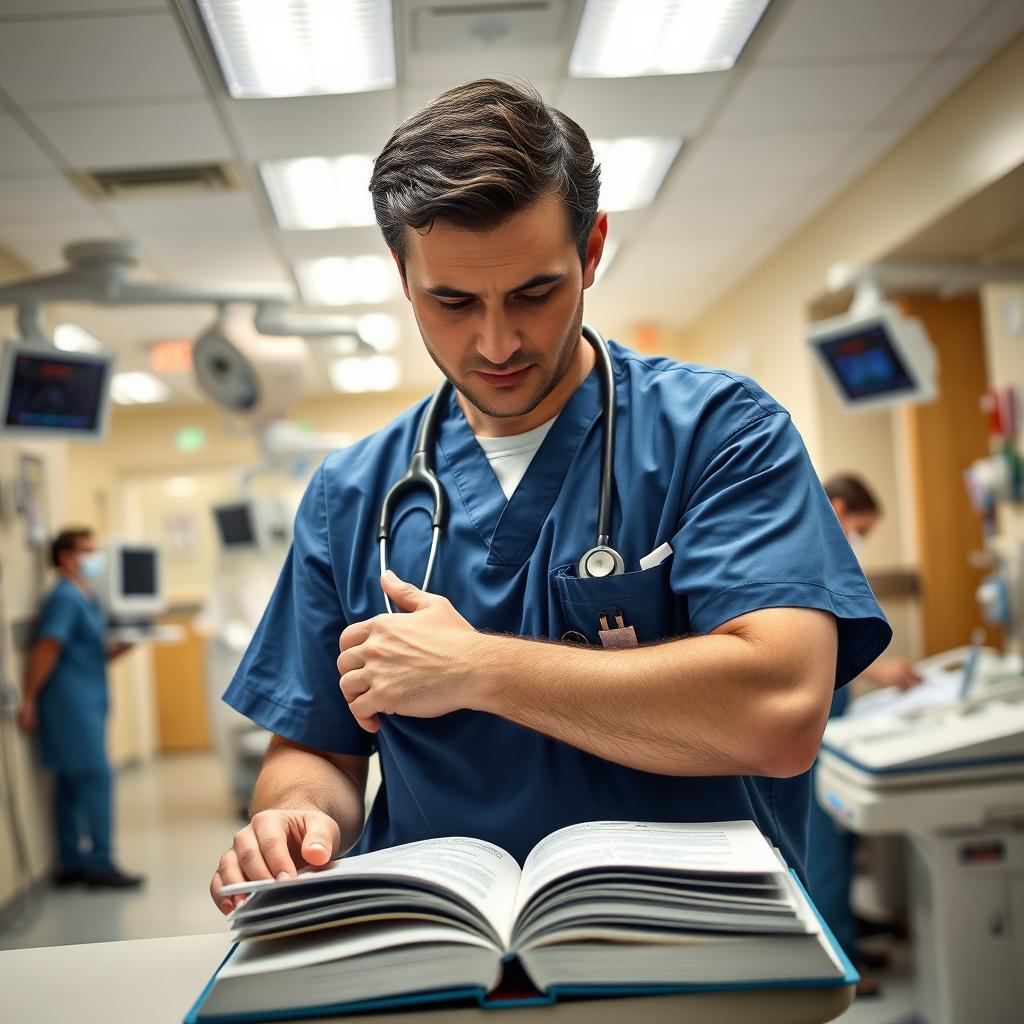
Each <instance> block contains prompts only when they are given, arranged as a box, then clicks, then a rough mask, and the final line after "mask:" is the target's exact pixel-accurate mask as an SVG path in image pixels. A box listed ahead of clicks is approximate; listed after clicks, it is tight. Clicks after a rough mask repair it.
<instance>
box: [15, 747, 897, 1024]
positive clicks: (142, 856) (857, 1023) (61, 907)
mask: <svg viewBox="0 0 1024 1024" xmlns="http://www.w3.org/2000/svg"><path fill="white" fill-rule="evenodd" d="M117 807H118V819H117V821H118V826H117V833H118V835H117V849H118V857H119V859H120V862H121V864H122V865H123V866H124V868H125V869H127V870H130V871H137V872H140V873H143V874H145V875H146V879H147V882H146V885H145V887H144V888H143V889H142V890H140V891H137V892H127V893H110V892H92V891H86V890H81V889H73V890H63V891H56V890H53V889H49V888H45V887H44V888H41V889H40V890H39V897H38V899H37V901H36V903H35V905H34V907H33V908H32V912H31V913H30V914H29V915H28V916H27V919H26V921H25V922H24V923H23V925H22V926H21V927H19V928H17V929H14V930H7V931H5V932H3V933H2V934H0V949H13V948H18V947H25V946H51V945H62V944H66V943H77V942H104V941H112V940H115V939H136V938H150V937H156V936H160V935H192V934H199V933H202V932H216V931H220V930H221V929H222V928H223V927H224V926H223V923H222V918H221V916H220V914H219V913H218V912H217V910H216V909H215V908H214V906H213V904H212V902H211V901H210V897H209V893H208V886H209V883H210V877H211V875H212V874H213V871H214V868H215V867H216V864H217V859H218V858H219V857H220V855H221V853H223V851H224V850H225V849H227V847H228V845H229V844H230V842H231V838H232V836H233V835H234V833H235V831H236V829H237V828H238V827H239V822H238V820H237V818H236V817H235V809H234V806H233V804H232V802H231V800H230V799H229V797H228V789H227V784H226V782H225V779H224V776H223V773H222V771H221V767H220V763H219V762H218V761H217V760H216V758H214V757H213V756H212V755H209V756H207V755H203V756H176V757H167V758H163V759H162V760H160V761H157V762H156V763H155V764H153V765H149V766H146V767H142V768H134V769H129V770H127V771H125V772H123V773H122V774H121V776H120V778H119V781H118V789H117ZM907 963H908V957H907V952H906V950H905V949H897V950H896V951H895V955H894V957H893V964H894V969H893V970H892V971H891V972H889V975H888V976H883V977H882V981H883V984H884V995H883V997H882V998H880V999H871V1000H862V1001H860V1002H858V1003H857V1004H856V1005H855V1006H854V1007H853V1008H852V1009H851V1010H849V1011H848V1012H847V1013H846V1014H844V1015H843V1017H842V1018H840V1019H841V1020H842V1022H843V1024H897V1022H898V1024H904V1022H906V1021H907V1020H908V1018H909V1017H911V1015H912V1010H913V1004H912V997H911V985H910V976H909V970H908V967H907Z"/></svg>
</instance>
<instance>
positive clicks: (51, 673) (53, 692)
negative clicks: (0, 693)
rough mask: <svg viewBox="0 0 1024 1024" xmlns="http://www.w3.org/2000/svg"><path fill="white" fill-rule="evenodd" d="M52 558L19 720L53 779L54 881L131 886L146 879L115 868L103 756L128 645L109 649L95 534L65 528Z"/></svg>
mask: <svg viewBox="0 0 1024 1024" xmlns="http://www.w3.org/2000/svg"><path fill="white" fill-rule="evenodd" d="M50 554H51V558H52V560H53V565H54V567H55V568H56V569H57V572H58V575H59V577H60V578H59V579H58V581H57V584H56V586H55V587H54V588H53V589H52V590H51V591H50V593H49V594H48V595H47V597H46V600H45V601H44V602H43V607H42V611H41V612H40V615H39V622H38V625H37V627H36V641H35V644H34V645H33V647H32V650H31V652H30V654H29V658H28V665H27V669H26V673H25V692H24V696H23V698H22V703H21V710H20V712H19V715H18V721H19V724H20V725H21V727H22V729H24V730H25V731H26V732H32V731H35V730H38V733H39V737H38V738H39V754H40V760H41V761H42V765H43V767H44V768H46V769H48V770H50V771H52V772H54V773H55V774H56V781H55V787H54V789H55V792H54V803H55V810H56V817H57V847H58V853H59V856H60V866H59V869H58V871H57V874H56V876H55V879H54V880H55V882H56V883H57V885H60V886H65V885H74V884H77V883H83V884H86V885H89V886H91V887H92V888H114V889H125V888H128V889H130V888H134V887H136V886H138V885H140V884H141V883H142V878H140V877H139V876H137V875H128V874H125V873H124V872H123V871H120V870H119V869H118V868H117V867H116V865H115V863H114V856H113V849H112V834H113V774H112V771H111V768H110V764H109V762H108V761H107V751H106V724H107V710H108V707H109V703H110V702H109V698H108V694H107V659H108V658H109V657H116V656H117V655H119V654H121V653H123V652H124V651H126V650H128V648H129V646H130V645H129V644H116V645H114V646H113V647H112V648H110V649H108V648H107V644H106V640H105V638H104V632H105V630H106V621H105V617H104V613H103V609H102V608H101V607H100V603H99V601H98V600H97V599H96V595H95V594H94V593H93V589H92V586H91V584H92V583H93V582H94V581H95V580H96V579H97V578H98V577H99V575H100V574H101V573H102V572H103V561H102V560H103V553H102V552H101V551H98V550H97V549H96V541H95V540H94V538H93V535H92V533H91V531H89V530H86V529H71V530H63V531H62V532H61V533H59V534H58V535H57V537H56V539H55V540H54V542H53V544H52V546H51V549H50ZM83 846H84V847H85V848H83Z"/></svg>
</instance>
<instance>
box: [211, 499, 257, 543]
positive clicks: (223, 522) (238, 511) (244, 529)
mask: <svg viewBox="0 0 1024 1024" xmlns="http://www.w3.org/2000/svg"><path fill="white" fill-rule="evenodd" d="M213 514H214V516H215V517H216V519H217V530H218V531H219V532H220V541H221V543H222V544H223V545H224V546H225V547H233V546H235V545H239V546H240V545H243V544H255V543H256V528H255V524H254V523H253V521H252V509H251V506H250V505H249V502H247V501H239V502H236V503H234V504H231V505H218V506H217V507H216V508H215V509H214V510H213Z"/></svg>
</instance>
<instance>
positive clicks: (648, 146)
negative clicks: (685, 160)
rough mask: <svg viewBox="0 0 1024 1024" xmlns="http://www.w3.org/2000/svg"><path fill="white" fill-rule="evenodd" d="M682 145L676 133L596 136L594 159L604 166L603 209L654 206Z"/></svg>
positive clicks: (602, 177)
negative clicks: (666, 134)
mask: <svg viewBox="0 0 1024 1024" xmlns="http://www.w3.org/2000/svg"><path fill="white" fill-rule="evenodd" d="M682 144H683V140H682V139H680V138H678V137H673V136H646V137H644V136H636V137H627V138H621V139H594V140H593V141H592V146H593V149H594V158H595V159H596V160H597V162H598V163H599V164H600V165H601V198H600V201H599V202H600V206H601V209H602V210H610V211H615V210H636V209H639V208H641V207H644V206H650V204H651V203H652V202H653V201H654V197H655V196H656V195H657V194H658V189H660V188H661V184H662V182H663V181H664V180H665V175H666V174H668V170H669V168H670V167H671V166H672V161H673V160H675V158H676V154H677V153H678V152H679V149H680V147H681V146H682Z"/></svg>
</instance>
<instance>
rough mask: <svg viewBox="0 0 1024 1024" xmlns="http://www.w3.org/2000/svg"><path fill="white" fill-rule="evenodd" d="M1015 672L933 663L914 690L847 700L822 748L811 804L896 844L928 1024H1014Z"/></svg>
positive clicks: (1020, 710)
mask: <svg viewBox="0 0 1024 1024" xmlns="http://www.w3.org/2000/svg"><path fill="white" fill-rule="evenodd" d="M972 665H973V669H972V668H971V666H972ZM1021 668H1022V666H1021V660H1020V658H1019V657H1017V656H1002V655H999V654H998V653H997V652H995V651H993V650H991V649H988V648H981V649H980V650H973V651H972V650H971V649H969V648H960V649H958V650H956V651H953V652H949V653H948V654H946V655H941V656H937V657H936V658H935V659H929V660H928V662H925V663H922V664H920V665H919V666H918V669H919V671H921V672H922V674H923V675H924V676H925V681H924V682H923V683H921V684H920V686H918V687H915V688H914V689H913V690H910V691H908V692H907V693H906V694H902V695H900V694H890V695H889V696H888V697H885V696H881V697H876V695H875V694H869V695H868V696H866V697H864V698H861V700H859V701H855V702H854V703H853V705H852V706H851V709H850V713H849V715H847V716H844V717H842V718H837V719H833V720H832V721H830V722H829V724H828V727H827V729H826V731H825V737H824V740H823V742H822V748H821V753H820V755H819V761H818V770H817V772H816V787H817V794H816V795H817V799H818V801H819V803H820V804H821V805H822V807H824V808H825V809H826V810H827V811H828V812H829V813H830V814H832V815H833V816H834V817H835V818H836V820H837V821H839V822H840V824H842V825H844V826H846V827H847V828H849V829H851V830H852V831H855V832H858V833H862V834H865V835H884V834H891V833H904V834H906V835H907V837H908V839H909V843H910V853H911V859H912V863H911V868H910V872H909V875H910V885H911V893H910V901H911V914H912V920H913V932H914V939H915V945H914V951H915V961H916V962H915V978H914V982H915V1003H916V1007H917V1011H918V1015H919V1016H920V1017H921V1018H922V1019H923V1020H924V1021H926V1022H927V1024H953V1022H956V1021H967V1020H984V1021H986V1022H988V1024H1009V1022H1011V1021H1017V1020H1019V1014H1020V1006H1021V1005H1022V999H1024V991H1021V986H1022V978H1021V976H1020V971H1019V965H1020V964H1021V963H1024V921H1022V919H1021V915H1020V908H1021V907H1022V906H1024V676H1022V674H1021ZM968 672H970V673H971V675H972V677H973V682H972V683H971V685H970V687H969V688H968V689H967V692H966V693H965V694H964V693H963V690H964V685H963V684H964V680H965V678H966V675H967V673H968ZM871 698H874V701H873V703H872V706H871V707H861V708H858V705H860V704H862V703H869V702H871Z"/></svg>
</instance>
